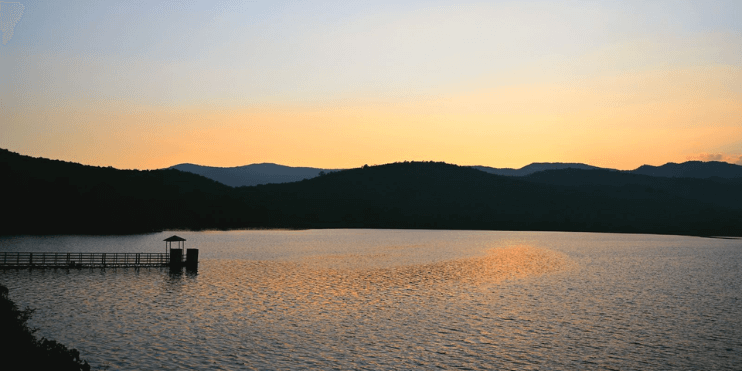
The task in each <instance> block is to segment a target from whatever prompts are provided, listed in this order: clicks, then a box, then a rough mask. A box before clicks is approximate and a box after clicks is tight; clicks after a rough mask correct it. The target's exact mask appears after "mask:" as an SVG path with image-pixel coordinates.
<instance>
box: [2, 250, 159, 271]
mask: <svg viewBox="0 0 742 371" xmlns="http://www.w3.org/2000/svg"><path fill="white" fill-rule="evenodd" d="M169 264H170V254H166V253H105V252H104V253H77V252H75V253H66V252H0V268H34V267H38V268H42V267H43V268H108V267H110V268H114V267H122V268H123V267H166V266H168V265H169Z"/></svg>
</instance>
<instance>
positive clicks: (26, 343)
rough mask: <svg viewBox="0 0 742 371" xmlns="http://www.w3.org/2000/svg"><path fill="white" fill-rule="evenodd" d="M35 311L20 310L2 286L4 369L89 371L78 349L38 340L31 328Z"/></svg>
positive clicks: (1, 360)
mask: <svg viewBox="0 0 742 371" xmlns="http://www.w3.org/2000/svg"><path fill="white" fill-rule="evenodd" d="M32 313H33V310H32V309H28V308H26V309H24V310H20V309H18V307H17V306H16V305H15V303H14V302H13V301H12V300H10V299H9V298H8V288H7V287H5V286H3V285H1V284H0V369H3V370H63V371H66V370H74V371H89V370H90V365H88V362H87V361H84V360H81V359H80V353H79V352H78V351H77V350H76V349H67V347H66V346H64V345H62V344H60V343H58V342H56V341H54V340H48V339H46V338H43V337H42V338H41V339H37V338H36V336H35V335H34V332H36V329H32V328H30V327H28V324H27V321H28V319H29V318H30V317H31V314H32Z"/></svg>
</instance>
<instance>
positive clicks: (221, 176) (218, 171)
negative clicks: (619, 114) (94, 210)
mask: <svg viewBox="0 0 742 371" xmlns="http://www.w3.org/2000/svg"><path fill="white" fill-rule="evenodd" d="M470 167H471V168H473V169H476V170H480V171H483V172H485V173H490V174H496V175H504V176H516V177H524V176H528V175H531V174H534V173H538V172H542V171H546V170H564V169H578V170H608V171H616V172H621V173H628V174H639V175H649V176H656V177H668V178H696V179H708V178H715V177H716V178H721V179H736V178H740V179H742V166H739V165H734V164H730V163H726V162H714V161H711V162H701V161H688V162H684V163H681V164H676V163H672V162H671V163H667V164H665V165H662V166H651V165H643V166H641V167H639V168H637V169H635V170H628V171H621V170H616V169H607V168H600V167H597V166H591V165H586V164H581V163H561V162H534V163H532V164H530V165H526V166H524V167H522V168H520V169H511V168H493V167H489V166H470ZM169 169H176V170H180V171H186V172H189V173H193V174H198V175H202V176H205V177H207V178H209V179H213V180H216V181H217V182H220V183H222V184H225V185H228V186H230V187H242V186H254V185H258V184H278V183H290V182H298V181H300V180H303V179H312V178H314V177H317V176H319V174H320V172H324V173H330V172H334V171H339V170H340V169H321V168H313V167H291V166H284V165H278V164H272V163H262V164H252V165H245V166H237V167H212V166H202V165H194V164H179V165H175V166H171V167H169Z"/></svg>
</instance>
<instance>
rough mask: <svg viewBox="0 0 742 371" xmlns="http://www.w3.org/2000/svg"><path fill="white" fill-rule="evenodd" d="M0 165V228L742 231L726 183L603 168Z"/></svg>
mask: <svg viewBox="0 0 742 371" xmlns="http://www.w3.org/2000/svg"><path fill="white" fill-rule="evenodd" d="M0 171H2V172H3V174H4V175H7V176H6V177H5V179H7V181H5V182H2V183H0V184H2V191H4V194H7V195H12V197H10V201H9V202H8V204H7V205H6V207H5V209H4V210H5V212H6V214H7V215H10V216H11V218H9V219H10V221H9V222H7V223H3V224H0V233H2V234H24V233H26V234H44V233H135V232H146V231H156V230H163V229H232V228H419V229H485V230H544V231H589V232H629V233H660V234H683V235H729V236H739V235H742V231H740V226H742V208H740V207H739V205H740V204H741V202H740V201H739V196H736V195H733V193H732V192H731V191H730V189H731V188H713V187H722V186H725V185H724V184H720V183H716V182H713V181H711V180H701V179H685V178H656V177H648V176H641V175H635V174H626V173H622V172H612V171H607V170H580V169H564V170H549V171H543V172H538V173H534V174H532V175H531V176H529V177H508V176H499V175H494V174H488V173H485V172H482V171H479V170H476V169H473V168H470V167H464V166H457V165H450V164H445V163H432V162H403V163H402V162H400V163H393V164H386V165H380V166H372V167H364V168H359V169H349V170H343V171H337V172H333V173H330V174H326V175H324V176H319V177H316V178H312V179H307V180H303V181H299V182H292V183H282V184H268V185H258V186H253V187H239V188H231V187H228V186H225V185H223V184H220V183H218V182H215V181H213V180H210V179H207V178H205V177H202V176H199V175H195V174H190V173H187V172H181V171H176V170H152V171H138V170H116V169H113V168H99V167H92V166H83V165H79V164H74V163H68V162H63V161H53V160H47V159H36V158H31V157H28V156H22V155H19V154H15V153H12V152H9V151H6V150H3V151H0ZM657 181H660V182H659V183H658V182H657ZM688 187H690V190H691V191H686V190H685V188H688ZM708 187H710V188H708ZM707 189H709V190H711V192H710V193H717V192H722V191H723V192H726V193H725V194H728V195H731V196H729V197H730V199H729V202H728V203H724V202H721V201H720V200H718V199H715V198H713V197H711V198H709V197H706V196H703V195H699V192H698V190H701V191H702V192H704V191H705V190H707ZM720 190H721V191H720ZM723 192H722V193H723ZM707 193H708V192H707Z"/></svg>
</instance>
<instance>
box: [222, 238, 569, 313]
mask: <svg viewBox="0 0 742 371" xmlns="http://www.w3.org/2000/svg"><path fill="white" fill-rule="evenodd" d="M384 260H385V256H384V255H383V254H371V255H329V256H323V257H311V258H304V259H302V260H301V261H299V262H287V261H230V263H229V264H225V265H221V264H220V265H221V266H220V267H219V269H215V270H210V271H211V272H213V274H217V275H218V276H217V277H212V278H210V279H209V281H212V282H213V283H214V285H216V286H222V285H224V286H223V287H215V289H216V290H215V292H220V293H222V294H227V293H228V295H229V297H227V298H225V299H226V301H228V302H231V303H240V302H242V301H243V300H244V299H245V297H246V296H249V297H252V298H253V299H255V298H258V300H257V302H259V303H260V302H262V303H265V306H263V305H259V306H253V307H251V308H250V309H248V312H249V313H248V314H250V315H255V314H258V313H260V312H261V311H264V310H283V311H285V313H284V314H286V315H293V314H294V312H297V311H299V312H302V313H304V314H309V313H323V312H328V311H329V312H333V313H335V314H339V311H341V310H342V309H343V308H344V309H349V308H350V307H356V309H358V308H357V307H360V306H366V307H371V308H375V307H378V306H379V305H382V307H383V304H384V303H389V302H390V301H394V300H395V299H397V298H399V297H405V296H420V294H421V293H429V292H432V293H442V294H448V293H450V291H451V287H450V286H451V285H454V286H461V285H465V286H468V289H472V288H476V287H478V286H483V285H489V284H496V283H499V282H502V281H505V280H512V279H519V278H526V277H534V276H538V275H543V274H547V273H551V272H556V271H562V270H565V269H570V268H573V267H574V264H573V263H572V262H571V260H570V259H569V258H568V257H567V256H566V255H564V254H562V253H559V252H556V251H552V250H547V249H542V248H536V247H531V246H525V245H521V246H511V247H503V248H495V249H491V250H488V251H486V254H485V255H484V256H477V257H469V258H462V259H455V260H448V261H440V262H433V263H426V264H411V265H398V264H397V265H395V264H393V263H394V262H393V260H387V261H386V262H385V263H384V264H383V265H390V266H384V267H379V266H378V265H379V262H384ZM367 264H368V265H370V266H372V267H371V268H364V266H368V265H367ZM219 276H221V277H219ZM260 298H262V299H260ZM236 308H239V306H237V307H236Z"/></svg>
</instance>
